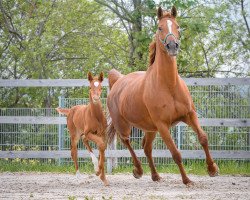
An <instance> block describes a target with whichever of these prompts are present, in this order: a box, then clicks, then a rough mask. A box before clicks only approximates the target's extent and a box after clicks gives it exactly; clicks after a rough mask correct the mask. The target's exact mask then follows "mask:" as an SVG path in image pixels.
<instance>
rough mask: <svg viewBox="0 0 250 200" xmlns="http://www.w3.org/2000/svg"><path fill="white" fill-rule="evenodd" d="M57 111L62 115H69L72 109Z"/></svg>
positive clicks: (59, 109)
mask: <svg viewBox="0 0 250 200" xmlns="http://www.w3.org/2000/svg"><path fill="white" fill-rule="evenodd" d="M56 111H57V112H59V113H60V114H64V115H67V116H68V115H69V112H70V109H67V108H56Z"/></svg>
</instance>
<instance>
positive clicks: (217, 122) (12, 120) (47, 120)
mask: <svg viewBox="0 0 250 200" xmlns="http://www.w3.org/2000/svg"><path fill="white" fill-rule="evenodd" d="M199 122H200V124H201V126H234V127H245V126H246V127H248V126H250V119H223V118H218V119H216V118H213V119H211V118H200V119H199ZM1 123H2V124H67V122H66V117H32V116H4V117H3V116H0V124H1ZM178 126H187V125H186V124H185V123H183V122H180V123H178Z"/></svg>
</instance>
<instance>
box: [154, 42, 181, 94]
mask: <svg viewBox="0 0 250 200" xmlns="http://www.w3.org/2000/svg"><path fill="white" fill-rule="evenodd" d="M154 65H155V66H154V68H155V72H154V73H156V78H157V79H156V80H157V82H158V83H159V84H160V85H165V86H167V87H169V88H170V89H173V88H175V86H176V84H177V79H178V70H177V64H176V57H172V56H169V55H168V53H167V52H166V51H164V50H163V49H161V47H160V46H159V44H157V46H156V57H155V62H154Z"/></svg>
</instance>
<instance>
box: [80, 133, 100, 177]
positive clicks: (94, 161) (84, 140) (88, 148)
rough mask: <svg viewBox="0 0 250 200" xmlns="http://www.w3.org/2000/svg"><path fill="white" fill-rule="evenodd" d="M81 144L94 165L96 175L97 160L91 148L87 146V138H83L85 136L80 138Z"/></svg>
mask: <svg viewBox="0 0 250 200" xmlns="http://www.w3.org/2000/svg"><path fill="white" fill-rule="evenodd" d="M82 142H83V144H84V145H85V147H86V148H87V150H88V152H89V154H90V157H91V159H92V163H93V165H94V169H95V172H96V173H98V159H97V158H96V156H95V154H94V153H93V151H92V148H91V147H90V146H89V142H88V140H87V138H86V137H85V135H83V136H82Z"/></svg>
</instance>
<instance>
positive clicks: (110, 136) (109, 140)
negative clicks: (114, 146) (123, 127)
mask: <svg viewBox="0 0 250 200" xmlns="http://www.w3.org/2000/svg"><path fill="white" fill-rule="evenodd" d="M106 134H107V135H106V141H107V144H111V143H112V142H113V141H114V139H115V134H116V130H115V127H114V124H113V122H112V119H111V117H110V116H108V127H107V131H106Z"/></svg>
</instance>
